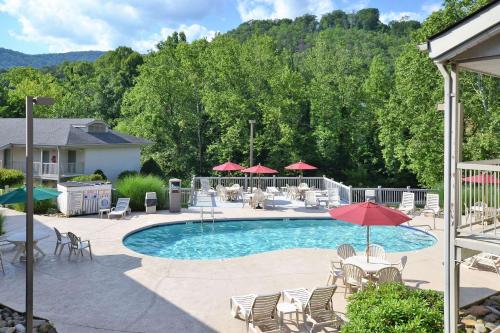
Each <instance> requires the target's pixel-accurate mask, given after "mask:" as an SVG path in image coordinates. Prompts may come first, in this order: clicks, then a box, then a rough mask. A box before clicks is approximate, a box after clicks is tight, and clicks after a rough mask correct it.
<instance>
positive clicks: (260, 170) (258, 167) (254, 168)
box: [241, 163, 278, 187]
mask: <svg viewBox="0 0 500 333" xmlns="http://www.w3.org/2000/svg"><path fill="white" fill-rule="evenodd" d="M241 172H245V173H256V174H258V175H259V183H258V186H259V187H260V175H261V174H263V173H278V171H276V170H274V169H271V168H268V167H266V166H263V165H260V163H259V164H257V165H254V166H252V167H249V168H246V169H243V170H241Z"/></svg>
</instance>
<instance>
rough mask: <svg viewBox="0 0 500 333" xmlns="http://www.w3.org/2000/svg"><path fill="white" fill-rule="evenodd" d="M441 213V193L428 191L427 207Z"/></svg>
mask: <svg viewBox="0 0 500 333" xmlns="http://www.w3.org/2000/svg"><path fill="white" fill-rule="evenodd" d="M424 209H429V210H432V211H433V212H434V213H439V194H432V193H428V194H427V197H426V198H425V208H424Z"/></svg>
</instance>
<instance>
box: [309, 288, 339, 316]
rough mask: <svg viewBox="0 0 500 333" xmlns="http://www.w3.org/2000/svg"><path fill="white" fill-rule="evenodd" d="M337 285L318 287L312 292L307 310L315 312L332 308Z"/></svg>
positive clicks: (311, 312)
mask: <svg viewBox="0 0 500 333" xmlns="http://www.w3.org/2000/svg"><path fill="white" fill-rule="evenodd" d="M335 290H337V286H336V285H333V286H328V287H318V288H316V289H314V290H313V291H312V292H311V295H310V296H309V299H308V300H307V303H306V307H305V309H306V312H308V313H310V314H314V313H316V312H319V311H324V310H331V309H332V297H333V294H334V293H335Z"/></svg>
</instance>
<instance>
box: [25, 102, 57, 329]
mask: <svg viewBox="0 0 500 333" xmlns="http://www.w3.org/2000/svg"><path fill="white" fill-rule="evenodd" d="M34 104H38V105H52V104H54V99H53V98H50V97H32V96H26V332H32V331H33V206H34V203H33V105H34Z"/></svg>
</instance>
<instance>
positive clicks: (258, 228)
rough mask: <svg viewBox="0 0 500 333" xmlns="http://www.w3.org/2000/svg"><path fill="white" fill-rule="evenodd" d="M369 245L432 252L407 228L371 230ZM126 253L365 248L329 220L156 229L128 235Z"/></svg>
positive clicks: (349, 229) (218, 255) (360, 231)
mask: <svg viewBox="0 0 500 333" xmlns="http://www.w3.org/2000/svg"><path fill="white" fill-rule="evenodd" d="M370 230H371V233H370V235H371V242H372V243H376V244H380V245H382V246H384V248H385V250H386V251H387V252H405V251H412V250H418V249H423V248H426V247H429V246H432V245H433V244H434V243H435V242H436V239H435V238H434V237H433V236H432V235H430V234H427V233H425V232H422V231H419V230H415V229H412V228H407V227H401V226H400V227H371V228H370ZM123 242H124V244H125V246H127V247H128V248H130V249H132V250H134V251H136V252H139V253H142V254H146V255H151V256H156V257H164V258H174V259H222V258H233V257H242V256H247V255H250V254H254V253H261V252H268V251H274V250H281V249H293V248H322V249H336V248H337V246H338V245H340V244H343V243H348V244H352V245H353V246H354V247H355V249H356V250H357V251H362V250H363V249H364V248H365V246H366V228H365V227H361V226H358V225H354V224H350V223H346V222H342V221H338V220H332V219H284V220H283V219H279V220H278V219H270V220H244V221H242V220H236V221H224V222H216V223H214V224H212V223H204V224H201V223H187V224H186V223H182V224H170V225H160V226H155V227H151V228H148V229H143V230H141V231H138V232H135V233H132V234H130V235H128V236H127V237H126V238H125V239H124V241H123Z"/></svg>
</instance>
